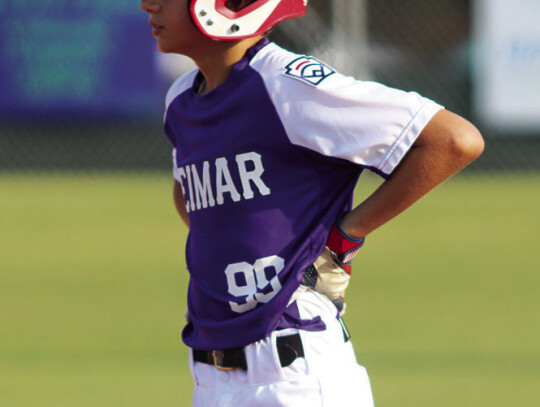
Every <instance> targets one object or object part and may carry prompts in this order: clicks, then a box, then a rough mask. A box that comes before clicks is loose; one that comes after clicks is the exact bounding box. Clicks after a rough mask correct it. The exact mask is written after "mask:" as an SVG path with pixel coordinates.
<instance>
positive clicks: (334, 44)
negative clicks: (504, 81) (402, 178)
mask: <svg viewBox="0 0 540 407" xmlns="http://www.w3.org/2000/svg"><path fill="white" fill-rule="evenodd" d="M471 1H472V0H438V1H436V2H433V1H428V0H408V1H402V0H376V1H375V0H371V1H370V0H359V1H353V0H335V1H332V2H329V1H323V0H312V1H311V3H310V7H309V11H308V15H307V16H306V17H305V18H301V19H295V20H290V21H286V22H284V23H282V24H280V25H279V26H278V27H277V28H276V29H275V30H274V32H273V33H272V34H271V38H272V39H273V40H274V41H276V42H277V43H278V44H281V45H283V46H285V47H288V48H290V49H291V50H293V51H296V52H300V53H306V54H312V55H315V56H317V57H319V58H320V59H323V60H325V61H326V62H327V63H329V64H330V65H334V66H335V67H336V68H338V69H339V70H341V71H342V72H344V73H346V74H352V75H354V76H356V77H358V78H360V79H365V80H376V81H379V82H382V83H384V84H387V85H389V86H392V87H397V88H400V89H404V90H415V91H417V92H419V93H421V94H423V95H425V96H427V97H430V98H432V99H434V100H436V101H437V102H439V103H441V104H443V105H445V106H446V107H447V108H448V109H449V110H452V111H454V112H456V113H458V114H460V115H463V116H464V117H466V118H468V119H470V120H471V121H473V122H474V123H476V124H478V125H479V127H480V128H481V130H482V132H483V134H484V136H485V137H486V141H487V148H486V151H485V153H484V154H483V156H482V157H481V158H480V159H479V160H478V161H477V162H475V163H474V164H473V165H472V166H471V167H470V171H474V170H502V169H504V170H538V169H540V130H539V131H538V132H534V131H529V132H528V133H526V134H525V133H523V132H519V133H518V132H516V133H515V134H514V133H513V132H511V131H506V132H504V133H502V132H497V131H494V130H493V129H489V128H483V126H482V125H481V123H478V122H477V118H476V117H475V111H474V107H473V104H472V100H473V97H472V94H473V87H474V81H473V80H472V79H471V78H472V77H473V74H472V71H471V69H472V61H473V57H472V49H473V43H472V29H473V27H472V26H473V23H472V4H471ZM0 3H1V2H0ZM4 3H6V2H4ZM8 3H9V2H8ZM126 4H127V3H126ZM0 6H1V4H0ZM129 6H130V7H135V5H133V4H130V5H129ZM0 8H1V7H0ZM0 11H1V10H0ZM141 14H142V12H141ZM143 17H144V16H143ZM136 23H137V24H138V23H140V24H142V25H145V24H146V22H145V19H144V18H143V19H142V20H140V21H139V20H137V21H136ZM130 24H135V22H130ZM145 28H146V26H145ZM0 34H2V36H7V35H8V33H7V30H4V31H0ZM144 35H145V36H146V37H150V35H149V33H148V30H144ZM146 37H145V38H146ZM8 39H9V38H8ZM150 39H151V38H150ZM136 40H137V38H133V41H136ZM144 41H145V42H144V43H142V44H140V46H138V47H135V48H134V50H135V51H132V52H131V53H130V60H131V62H130V64H131V66H133V64H136V61H137V58H141V60H142V59H145V58H147V55H148V54H149V53H151V52H154V51H153V50H151V51H149V50H148V48H153V44H152V43H150V42H148V40H146V39H145V40H144ZM3 42H4V43H5V42H6V41H3ZM0 51H1V47H0ZM68 57H69V55H68ZM64 60H65V61H69V58H68V59H64ZM35 63H39V61H36V62H35ZM0 68H1V63H0ZM4 71H5V70H4ZM0 73H1V74H2V75H4V73H3V72H2V71H1V70H0ZM177 73H178V72H177ZM59 74H62V75H69V72H68V71H62V73H59ZM50 77H54V72H52V73H50ZM120 77H121V78H129V77H130V73H129V70H126V71H124V72H123V73H122V75H121V76H120ZM11 80H12V79H11V78H9V77H7V78H6V77H4V78H3V80H0V85H2V86H7V85H6V84H7V83H9V81H11ZM142 80H144V77H142ZM170 80H171V78H166V79H165V81H170ZM160 89H161V93H160V97H161V98H163V97H164V92H165V89H166V84H163V86H162V87H161V88H160ZM67 91H68V92H69V89H68V90H67ZM162 96H163V97H162ZM43 103H46V101H45V102H43ZM162 106H163V105H162V104H161V103H155V108H153V109H149V110H148V111H147V112H144V111H140V109H139V111H137V112H134V113H133V112H131V113H129V112H128V114H125V112H124V113H123V114H119V115H118V114H117V115H103V114H101V115H93V114H88V112H83V113H80V112H70V113H69V114H66V113H65V111H63V112H62V114H59V115H57V114H54V113H51V112H48V113H45V114H43V113H41V114H38V115H35V114H34V113H33V112H34V110H35V107H34V108H33V109H29V110H28V111H26V112H25V111H24V109H22V110H18V111H17V112H15V113H13V114H12V113H11V112H10V111H9V109H7V110H6V108H5V107H4V108H3V109H4V110H3V111H2V107H1V106H0V169H2V170H8V171H10V170H17V171H18V170H32V171H34V170H35V171H42V170H57V169H60V170H85V171H91V170H130V169H136V170H150V169H151V170H169V168H170V146H169V143H168V141H167V140H166V137H165V136H164V135H163V131H162V125H161V123H162V116H161V115H162V110H161V109H162ZM23 107H24V106H23Z"/></svg>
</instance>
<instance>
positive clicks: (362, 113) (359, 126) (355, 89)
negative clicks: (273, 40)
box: [252, 44, 443, 175]
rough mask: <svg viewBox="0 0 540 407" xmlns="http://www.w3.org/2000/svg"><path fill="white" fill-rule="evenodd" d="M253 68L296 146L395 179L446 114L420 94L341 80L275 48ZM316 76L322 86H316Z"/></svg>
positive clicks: (324, 68)
mask: <svg viewBox="0 0 540 407" xmlns="http://www.w3.org/2000/svg"><path fill="white" fill-rule="evenodd" d="M264 53H269V54H270V55H264ZM264 57H266V59H265V58H264ZM269 61H271V63H270V64H269V63H268V62H269ZM296 61H298V65H302V64H306V63H307V64H308V65H309V64H311V65H310V68H309V69H310V71H309V73H310V74H311V76H308V75H307V74H306V76H305V77H303V76H302V75H303V73H301V71H300V69H296V67H295V66H294V65H295V63H297V62H296ZM259 64H260V66H258V65H259ZM252 66H254V68H255V69H258V70H259V72H260V73H261V75H262V77H263V79H264V81H265V84H266V86H267V89H268V93H269V94H270V96H271V98H272V99H273V100H274V106H275V107H276V110H277V112H278V115H279V116H280V118H281V121H282V123H283V126H284V127H285V130H286V132H287V134H288V136H289V139H290V141H291V142H292V143H293V144H296V145H299V146H303V147H306V148H308V149H311V150H314V151H317V152H318V153H320V154H323V155H325V156H331V157H337V158H342V159H345V160H348V161H351V162H353V163H356V164H358V165H361V166H364V167H368V168H371V169H373V170H375V171H376V172H379V173H382V174H383V175H389V174H390V173H392V171H393V170H394V169H395V167H396V166H397V165H398V163H399V162H400V161H401V159H402V158H403V157H404V155H405V154H406V153H407V151H408V150H409V148H410V147H411V145H412V144H413V143H414V141H415V140H416V138H417V137H418V135H419V134H420V132H421V131H422V129H423V128H424V127H425V125H426V124H427V123H428V122H429V121H430V120H431V118H432V117H433V116H434V114H435V113H436V112H437V111H439V110H440V109H442V108H443V107H442V106H440V105H438V104H437V103H435V102H433V101H431V100H429V99H426V98H424V97H422V96H420V95H419V94H417V93H414V92H404V91H401V90H397V89H393V88H390V87H387V86H384V85H382V84H379V83H376V82H368V81H358V80H355V79H354V78H352V77H348V76H344V75H341V74H339V73H337V72H335V70H334V69H332V68H331V67H329V66H327V65H325V64H324V63H322V62H320V61H318V60H316V59H315V58H311V57H299V56H298V55H296V54H292V53H290V52H288V51H285V50H283V49H281V48H280V47H278V46H277V45H275V44H271V45H270V46H269V47H267V49H263V50H262V52H261V53H260V54H259V55H256V56H255V58H254V60H253V61H252ZM276 68H277V69H276ZM295 69H296V70H295ZM291 71H293V73H292V74H290V72H291ZM288 73H289V74H288ZM317 75H319V77H318V79H317ZM314 76H315V79H317V81H320V82H318V83H316V84H313V83H310V82H313V77H314ZM321 78H322V80H321Z"/></svg>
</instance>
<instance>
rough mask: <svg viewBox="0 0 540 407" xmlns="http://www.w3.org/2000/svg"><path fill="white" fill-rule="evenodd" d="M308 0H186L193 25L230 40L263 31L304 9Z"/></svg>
mask: <svg viewBox="0 0 540 407" xmlns="http://www.w3.org/2000/svg"><path fill="white" fill-rule="evenodd" d="M307 3H308V0H189V1H188V7H189V13H190V16H191V19H192V21H193V23H194V24H195V26H196V27H197V28H198V29H199V31H201V32H202V33H203V34H204V35H205V36H207V37H209V38H212V39H215V40H222V41H234V40H241V39H244V38H250V37H255V36H258V35H263V34H265V33H266V32H267V31H268V30H270V29H271V28H272V27H273V26H275V25H276V24H277V23H279V22H281V21H283V20H285V19H289V18H293V17H299V16H302V15H304V14H305V13H306V8H307Z"/></svg>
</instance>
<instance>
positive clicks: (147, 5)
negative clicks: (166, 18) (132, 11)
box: [140, 0, 160, 13]
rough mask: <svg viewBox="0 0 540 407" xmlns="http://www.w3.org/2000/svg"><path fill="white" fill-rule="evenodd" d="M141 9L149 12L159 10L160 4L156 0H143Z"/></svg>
mask: <svg viewBox="0 0 540 407" xmlns="http://www.w3.org/2000/svg"><path fill="white" fill-rule="evenodd" d="M140 7H141V10H142V11H145V12H147V13H157V12H159V9H160V6H159V3H158V2H157V1H156V0H142V1H141V4H140Z"/></svg>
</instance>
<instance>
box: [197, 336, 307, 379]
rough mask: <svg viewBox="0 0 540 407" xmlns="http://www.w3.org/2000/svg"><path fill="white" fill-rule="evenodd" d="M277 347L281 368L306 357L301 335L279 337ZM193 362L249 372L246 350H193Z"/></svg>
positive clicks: (220, 368)
mask: <svg viewBox="0 0 540 407" xmlns="http://www.w3.org/2000/svg"><path fill="white" fill-rule="evenodd" d="M276 346H277V351H278V355H279V362H280V363H281V367H287V366H289V365H290V364H292V363H293V362H294V361H295V360H296V359H297V358H302V357H304V348H303V347H302V340H301V339H300V335H299V334H294V335H289V336H279V337H277V339H276ZM193 360H194V361H195V362H201V363H207V364H209V365H213V366H215V367H216V368H218V369H219V370H233V369H242V370H247V363H246V354H245V352H244V348H234V349H225V350H210V351H206V350H198V349H193Z"/></svg>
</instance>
